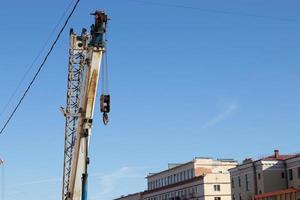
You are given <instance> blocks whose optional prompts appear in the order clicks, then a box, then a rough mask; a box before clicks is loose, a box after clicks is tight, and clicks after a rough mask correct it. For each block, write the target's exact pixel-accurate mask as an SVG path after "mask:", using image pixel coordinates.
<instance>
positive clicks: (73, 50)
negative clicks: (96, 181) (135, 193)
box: [62, 30, 89, 200]
mask: <svg viewBox="0 0 300 200" xmlns="http://www.w3.org/2000/svg"><path fill="white" fill-rule="evenodd" d="M88 40H89V35H87V34H86V33H85V32H83V33H82V35H81V36H77V35H76V34H75V33H73V31H72V30H71V33H70V48H69V66H68V83H67V105H66V109H65V117H66V122H65V123H66V124H65V149H64V172H63V173H64V174H63V191H62V193H63V196H62V199H63V200H66V199H68V196H69V194H68V187H69V179H70V174H71V164H72V152H73V147H74V144H75V140H76V135H77V131H78V119H79V117H80V106H81V89H82V83H83V75H84V70H85V65H86V54H87V43H88Z"/></svg>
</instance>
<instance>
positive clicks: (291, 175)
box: [289, 169, 293, 180]
mask: <svg viewBox="0 0 300 200" xmlns="http://www.w3.org/2000/svg"><path fill="white" fill-rule="evenodd" d="M289 179H290V180H293V170H292V169H289Z"/></svg>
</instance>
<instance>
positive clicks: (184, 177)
mask: <svg viewBox="0 0 300 200" xmlns="http://www.w3.org/2000/svg"><path fill="white" fill-rule="evenodd" d="M185 179H186V175H185V171H184V172H183V180H185Z"/></svg>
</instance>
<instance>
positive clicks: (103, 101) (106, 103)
mask: <svg viewBox="0 0 300 200" xmlns="http://www.w3.org/2000/svg"><path fill="white" fill-rule="evenodd" d="M100 111H101V112H102V113H103V123H104V124H105V125H107V124H108V121H109V119H108V113H109V111H110V95H107V94H102V95H101V97H100Z"/></svg>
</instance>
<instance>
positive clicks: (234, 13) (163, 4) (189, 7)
mask: <svg viewBox="0 0 300 200" xmlns="http://www.w3.org/2000/svg"><path fill="white" fill-rule="evenodd" d="M127 1H131V2H138V3H141V4H144V5H152V6H160V7H169V8H172V7H173V8H183V9H189V10H197V11H200V12H207V13H216V14H225V15H237V16H243V17H253V18H262V19H268V20H274V21H286V22H296V23H300V20H299V19H292V18H280V17H273V16H266V15H257V14H252V13H244V12H235V11H229V10H216V9H207V8H200V7H194V6H187V5H182V4H173V3H164V2H155V1H149V0H127Z"/></svg>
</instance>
